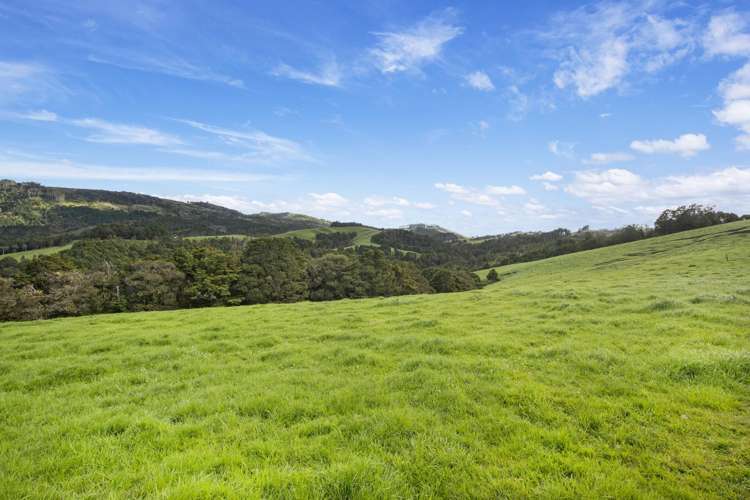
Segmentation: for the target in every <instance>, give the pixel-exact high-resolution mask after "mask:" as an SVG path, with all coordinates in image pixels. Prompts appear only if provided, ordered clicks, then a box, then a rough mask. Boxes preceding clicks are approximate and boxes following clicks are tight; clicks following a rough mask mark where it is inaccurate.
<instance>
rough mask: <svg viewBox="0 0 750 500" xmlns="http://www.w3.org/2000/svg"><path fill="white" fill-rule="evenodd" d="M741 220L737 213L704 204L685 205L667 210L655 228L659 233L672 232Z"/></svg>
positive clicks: (657, 221) (657, 220)
mask: <svg viewBox="0 0 750 500" xmlns="http://www.w3.org/2000/svg"><path fill="white" fill-rule="evenodd" d="M738 220H740V217H739V216H738V215H737V214H733V213H730V212H721V211H717V210H716V209H715V208H713V207H706V206H703V205H696V204H693V205H687V206H686V205H683V206H681V207H677V208H675V209H674V210H671V209H670V210H665V211H664V212H662V214H661V215H660V216H659V218H658V219H656V223H655V224H654V225H655V228H656V232H657V233H658V234H672V233H677V232H680V231H688V230H690V229H697V228H699V227H707V226H715V225H717V224H726V223H727V222H736V221H738Z"/></svg>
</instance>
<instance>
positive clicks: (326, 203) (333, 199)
mask: <svg viewBox="0 0 750 500" xmlns="http://www.w3.org/2000/svg"><path fill="white" fill-rule="evenodd" d="M310 197H311V198H312V199H313V201H314V202H315V205H316V206H317V207H318V208H341V207H344V206H346V205H348V204H349V200H347V199H346V198H344V197H343V196H341V195H340V194H338V193H322V194H319V193H310Z"/></svg>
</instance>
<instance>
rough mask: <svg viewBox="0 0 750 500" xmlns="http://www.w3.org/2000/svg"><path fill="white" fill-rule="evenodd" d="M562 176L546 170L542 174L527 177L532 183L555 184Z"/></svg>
mask: <svg viewBox="0 0 750 500" xmlns="http://www.w3.org/2000/svg"><path fill="white" fill-rule="evenodd" d="M562 178H563V177H562V175H560V174H556V173H555V172H551V171H549V170H547V171H546V172H544V173H543V174H536V175H532V176H531V177H529V179H531V180H532V181H548V182H557V181H559V180H560V179H562Z"/></svg>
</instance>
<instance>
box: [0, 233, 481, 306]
mask: <svg viewBox="0 0 750 500" xmlns="http://www.w3.org/2000/svg"><path fill="white" fill-rule="evenodd" d="M341 242H342V244H345V243H348V242H350V238H349V237H348V236H347V238H342V239H341ZM330 245H331V241H330V239H329V238H323V242H322V243H321V244H317V243H315V242H307V241H304V240H292V239H288V238H259V239H252V240H247V241H243V240H238V239H231V238H217V239H208V240H202V241H190V240H169V239H165V240H161V241H138V240H123V239H118V238H115V239H105V240H84V241H79V242H77V243H75V244H74V245H73V247H72V248H71V249H69V250H66V251H64V252H61V253H60V254H56V255H49V256H38V257H36V258H33V259H28V260H26V259H24V260H21V261H20V262H19V261H16V260H15V259H12V258H5V259H2V260H0V320H31V319H41V318H54V317H60V316H77V315H85V314H95V313H104V312H122V311H148V310H165V309H176V308H190V307H210V306H231V305H242V304H263V303H268V302H283V303H288V302H297V301H301V300H313V301H321V300H336V299H343V298H363V297H380V296H385V297H387V296H394V295H408V294H418V293H434V292H453V291H463V290H470V289H473V288H476V287H477V286H479V285H480V283H479V279H478V278H477V277H476V275H474V274H473V273H470V272H469V271H467V270H465V269H458V268H451V267H444V268H437V269H436V268H424V269H421V268H419V267H418V266H417V265H415V264H414V263H411V262H405V261H402V260H399V259H397V258H394V256H393V255H391V254H389V253H388V252H384V251H383V250H380V249H378V248H374V247H358V248H357V249H331V247H330Z"/></svg>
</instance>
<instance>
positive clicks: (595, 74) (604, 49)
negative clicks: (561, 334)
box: [544, 2, 694, 98]
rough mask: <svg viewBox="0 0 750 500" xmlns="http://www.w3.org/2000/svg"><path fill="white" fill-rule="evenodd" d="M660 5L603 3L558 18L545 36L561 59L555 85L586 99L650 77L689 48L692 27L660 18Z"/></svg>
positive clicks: (684, 23)
mask: <svg viewBox="0 0 750 500" xmlns="http://www.w3.org/2000/svg"><path fill="white" fill-rule="evenodd" d="M663 7H664V6H663V4H662V3H660V2H603V3H596V4H590V5H585V6H583V7H580V8H577V9H575V10H572V11H568V12H563V13H560V14H558V15H557V16H555V17H554V18H553V19H552V25H553V26H554V28H553V29H551V30H550V31H549V32H548V33H546V34H545V35H544V39H545V40H546V41H548V42H549V43H550V44H551V45H552V46H553V47H554V48H555V49H557V52H556V54H557V58H558V60H559V61H560V63H559V67H558V69H557V71H555V73H554V77H553V80H554V83H555V85H556V86H557V87H558V88H560V89H566V88H568V87H571V88H573V89H574V90H575V92H576V94H577V95H578V96H579V97H581V98H589V97H592V96H595V95H598V94H600V93H602V92H605V91H607V90H609V89H612V88H615V87H618V86H620V85H621V84H623V83H624V81H625V78H626V77H627V76H628V75H629V74H631V73H636V72H643V73H653V72H656V71H658V70H660V69H662V68H663V67H665V66H667V65H669V64H672V63H674V62H675V61H677V60H679V59H682V58H684V57H685V56H687V55H688V54H689V53H690V52H691V51H692V50H693V45H694V42H693V38H694V37H693V31H694V26H693V24H692V23H691V22H688V21H686V20H683V19H667V18H665V17H663V16H662V15H661V14H662V12H660V10H663Z"/></svg>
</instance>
